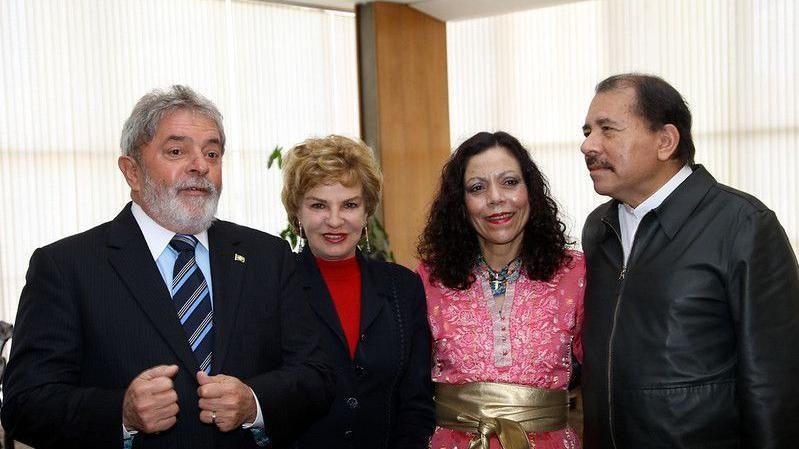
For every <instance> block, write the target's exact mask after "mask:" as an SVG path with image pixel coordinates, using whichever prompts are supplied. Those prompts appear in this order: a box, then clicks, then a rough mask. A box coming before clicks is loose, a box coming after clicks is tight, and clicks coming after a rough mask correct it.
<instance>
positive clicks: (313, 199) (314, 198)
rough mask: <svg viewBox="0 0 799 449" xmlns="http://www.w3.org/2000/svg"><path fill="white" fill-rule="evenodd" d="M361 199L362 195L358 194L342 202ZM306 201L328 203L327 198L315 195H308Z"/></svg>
mask: <svg viewBox="0 0 799 449" xmlns="http://www.w3.org/2000/svg"><path fill="white" fill-rule="evenodd" d="M360 199H361V196H360V195H357V196H353V197H352V198H347V199H345V200H342V201H341V202H342V203H344V202H347V201H355V200H360ZM305 201H318V202H320V203H327V200H323V199H322V198H317V197H315V196H309V197H306V198H305Z"/></svg>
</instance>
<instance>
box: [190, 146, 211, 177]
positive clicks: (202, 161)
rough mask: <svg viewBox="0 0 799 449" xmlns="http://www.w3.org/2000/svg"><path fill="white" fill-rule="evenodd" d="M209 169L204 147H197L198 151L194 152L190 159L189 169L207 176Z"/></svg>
mask: <svg viewBox="0 0 799 449" xmlns="http://www.w3.org/2000/svg"><path fill="white" fill-rule="evenodd" d="M208 170H209V165H208V160H207V159H206V158H205V154H204V153H203V151H202V149H196V151H194V152H193V153H192V157H191V160H190V161H189V171H190V172H192V173H196V174H198V175H200V176H205V175H206V174H208Z"/></svg>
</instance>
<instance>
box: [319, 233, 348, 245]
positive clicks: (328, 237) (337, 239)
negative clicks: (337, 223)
mask: <svg viewBox="0 0 799 449" xmlns="http://www.w3.org/2000/svg"><path fill="white" fill-rule="evenodd" d="M322 238H324V239H325V241H326V242H328V243H341V242H343V241H344V240H345V239H346V238H347V234H339V233H335V234H334V233H326V234H322Z"/></svg>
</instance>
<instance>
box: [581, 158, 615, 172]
mask: <svg viewBox="0 0 799 449" xmlns="http://www.w3.org/2000/svg"><path fill="white" fill-rule="evenodd" d="M585 165H586V167H588V169H589V170H596V169H600V168H605V169H608V170H613V166H612V165H610V162H608V161H606V160H604V159H600V158H599V156H595V155H588V156H586V157H585Z"/></svg>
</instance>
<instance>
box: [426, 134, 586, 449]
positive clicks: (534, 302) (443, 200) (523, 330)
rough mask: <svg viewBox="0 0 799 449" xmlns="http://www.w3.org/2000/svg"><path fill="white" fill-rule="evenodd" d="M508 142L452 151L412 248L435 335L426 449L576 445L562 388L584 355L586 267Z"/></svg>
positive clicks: (534, 172) (486, 138) (522, 156)
mask: <svg viewBox="0 0 799 449" xmlns="http://www.w3.org/2000/svg"><path fill="white" fill-rule="evenodd" d="M564 232H565V225H564V224H563V223H562V222H561V221H560V219H559V218H558V211H557V205H556V203H555V201H554V200H553V199H552V198H551V196H550V194H549V188H548V186H547V183H546V180H545V179H544V177H543V176H542V174H541V172H540V171H539V170H538V167H537V166H536V165H535V163H533V161H532V160H531V159H530V155H529V153H528V152H527V150H526V149H525V148H524V147H523V146H522V145H521V144H520V143H519V141H518V140H516V139H515V138H514V137H513V136H511V135H509V134H507V133H504V132H497V133H486V132H482V133H478V134H476V135H475V136H473V137H471V138H470V139H468V140H467V141H465V142H464V143H463V144H462V145H461V146H460V147H458V149H457V150H456V151H455V152H454V153H453V155H452V157H451V158H450V160H449V161H448V162H447V164H446V165H445V167H444V170H443V172H442V179H441V186H440V188H439V192H438V194H437V197H436V198H435V200H434V202H433V204H432V207H431V211H430V215H429V217H428V221H427V225H426V227H425V230H424V233H423V235H422V237H421V240H420V243H419V255H420V258H421V260H422V264H421V265H420V266H419V268H418V270H417V271H418V272H419V274H420V275H421V277H422V281H423V283H424V286H425V290H426V294H427V308H428V317H429V321H430V326H431V328H432V333H433V338H434V347H433V352H434V354H433V369H432V376H433V381H434V382H435V383H436V424H437V427H436V431H435V433H434V435H433V438H432V441H431V444H430V447H431V448H432V449H456V448H461V449H499V448H504V449H522V448H533V447H534V448H536V449H554V448H557V449H562V448H579V447H580V441H579V438H578V436H577V434H576V433H575V432H574V430H573V429H571V428H570V427H569V426H568V423H567V418H568V392H567V388H568V386H569V383H570V379H571V378H572V377H573V374H574V370H575V367H576V364H577V363H579V361H581V359H582V345H581V340H580V333H581V327H582V317H583V290H584V285H585V265H584V261H583V256H582V254H581V253H579V252H576V251H571V250H568V249H567V248H566V246H567V243H568V242H567V239H566V236H565V233H564Z"/></svg>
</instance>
